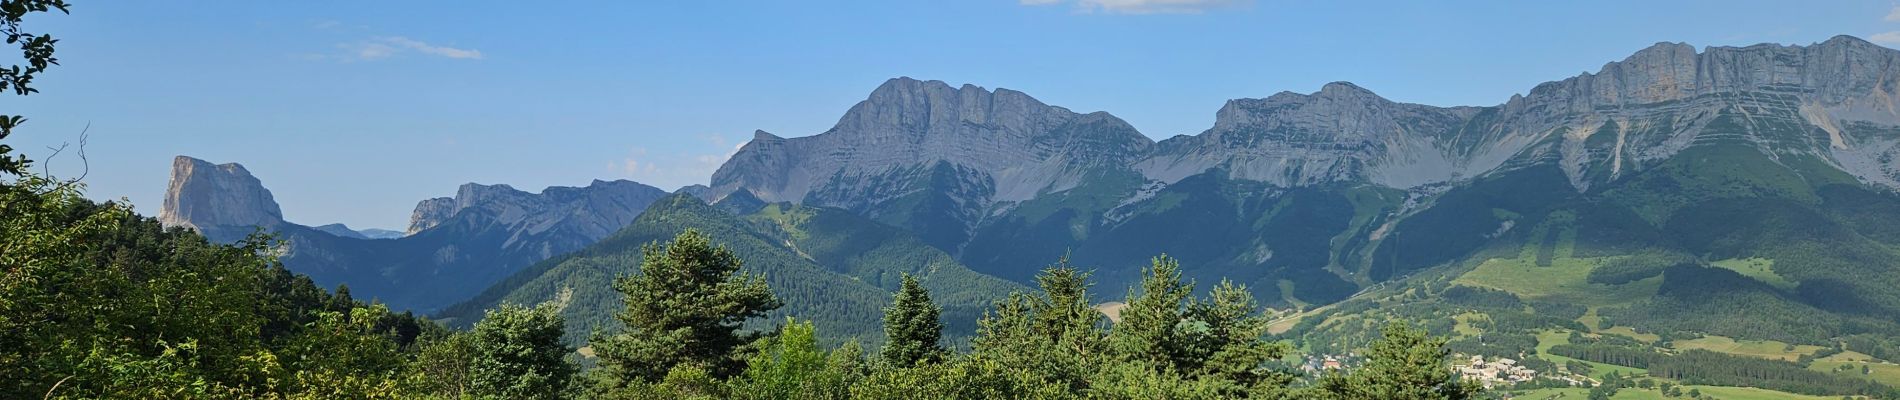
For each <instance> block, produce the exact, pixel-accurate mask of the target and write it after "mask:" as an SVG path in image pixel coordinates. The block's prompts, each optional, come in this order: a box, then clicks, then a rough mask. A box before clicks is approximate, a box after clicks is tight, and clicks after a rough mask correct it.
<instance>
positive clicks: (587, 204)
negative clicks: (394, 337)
mask: <svg viewBox="0 0 1900 400" xmlns="http://www.w3.org/2000/svg"><path fill="white" fill-rule="evenodd" d="M666 194H667V192H666V191H664V190H661V189H658V188H654V187H652V186H647V185H642V184H639V183H635V182H632V181H625V180H620V181H611V182H609V181H598V180H597V181H594V182H593V183H592V184H590V185H588V186H585V187H558V186H557V187H550V188H547V189H545V190H542V192H541V193H528V192H523V191H520V190H516V189H514V188H512V187H509V186H508V185H481V184H474V183H470V184H465V185H462V186H461V188H460V189H458V190H457V191H456V194H455V196H454V197H441V198H433V199H428V200H423V201H422V202H421V203H420V204H417V205H416V211H415V213H414V215H413V217H412V218H411V221H410V226H409V229H408V231H407V232H406V233H404V232H393V231H382V230H373V231H372V230H365V231H355V230H351V229H349V228H348V227H346V226H343V225H342V224H329V225H323V226H318V227H309V226H305V225H299V224H296V223H291V222H287V221H284V219H283V213H282V212H281V211H280V210H279V209H278V206H277V203H276V201H275V200H274V198H273V197H272V196H271V193H270V190H268V189H265V188H264V186H263V185H262V183H261V181H260V180H259V179H257V178H256V177H253V176H252V175H251V174H250V172H249V171H248V170H246V169H245V168H244V167H243V166H242V165H238V164H235V163H232V164H222V165H213V164H211V163H209V162H205V161H203V160H198V159H194V158H191V157H185V156H179V157H177V158H176V159H175V160H173V163H172V178H171V185H170V189H169V190H168V191H167V192H166V196H165V205H164V208H162V209H161V210H160V211H159V220H160V222H162V223H164V224H165V225H166V226H172V227H186V228H192V229H196V230H198V231H199V232H202V233H204V234H205V236H206V237H208V238H211V239H212V240H217V241H223V242H231V241H236V240H240V239H243V238H244V237H245V236H246V235H249V234H251V233H253V232H257V231H259V230H260V229H261V230H262V231H263V232H269V233H274V234H276V235H277V239H278V240H281V241H282V242H283V243H284V244H285V246H284V248H285V249H286V250H285V252H284V253H283V254H282V255H281V257H280V259H281V260H282V262H283V263H284V265H285V267H287V268H290V269H291V270H294V271H297V272H298V273H302V274H305V275H309V276H310V277H311V278H312V279H313V280H315V281H316V282H317V283H318V284H320V285H325V286H336V285H345V286H348V287H349V288H350V290H351V291H352V292H353V294H354V295H356V296H359V297H362V298H366V299H370V298H373V299H376V300H380V301H382V302H384V303H387V304H389V305H390V306H391V307H392V308H396V309H409V310H415V311H422V312H430V311H433V310H436V309H439V308H441V307H444V306H447V305H449V304H451V303H454V302H459V301H463V300H466V299H468V298H469V297H472V296H474V295H475V294H476V293H478V292H480V291H481V290H482V289H483V288H486V287H488V286H489V285H492V284H494V283H495V282H496V281H498V280H500V279H502V278H505V277H507V276H509V275H511V274H513V273H514V272H515V271H517V270H519V269H521V268H522V267H526V266H527V265H529V264H532V263H534V262H536V261H540V260H543V259H547V258H549V257H553V256H556V255H561V254H566V253H568V252H572V251H575V250H579V249H580V248H582V247H584V246H587V245H589V244H592V243H594V242H597V241H599V240H600V239H602V238H605V237H607V236H608V235H609V234H612V233H613V232H614V231H616V230H618V229H620V228H621V227H623V226H626V224H628V223H630V222H632V221H633V219H634V217H636V216H638V215H640V212H641V211H642V210H645V209H646V207H647V205H648V204H651V203H652V202H653V201H655V200H658V199H659V198H660V197H662V196H665V195H666Z"/></svg>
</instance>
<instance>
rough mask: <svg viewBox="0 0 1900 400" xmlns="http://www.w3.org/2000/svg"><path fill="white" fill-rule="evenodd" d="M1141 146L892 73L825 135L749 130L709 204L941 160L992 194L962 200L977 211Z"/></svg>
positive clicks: (1023, 102) (1117, 125) (799, 196)
mask: <svg viewBox="0 0 1900 400" xmlns="http://www.w3.org/2000/svg"><path fill="white" fill-rule="evenodd" d="M1149 144H1152V141H1149V140H1148V139H1147V137H1145V136H1142V135H1141V134H1140V133H1139V132H1136V131H1135V130H1134V128H1133V127H1130V126H1128V125H1127V123H1126V122H1122V121H1121V120H1120V119H1117V118H1113V116H1109V115H1107V114H1105V113H1104V114H1102V115H1095V116H1084V115H1082V114H1077V113H1075V112H1072V111H1069V110H1068V109H1065V108H1062V107H1056V106H1051V105H1048V104H1044V103H1043V102H1041V101H1039V100H1036V99H1035V98H1033V97H1030V96H1029V95H1027V94H1024V93H1022V92H1018V91H1014V90H1009V89H995V90H989V89H984V88H982V87H978V86H976V85H967V84H966V85H962V86H960V87H953V86H950V85H949V84H947V83H944V82H941V81H920V80H916V79H911V78H908V77H900V78H895V79H891V80H888V81H885V82H884V83H883V84H882V85H879V86H878V87H877V89H875V90H873V91H872V92H871V94H870V95H869V96H867V97H866V98H865V100H864V101H861V102H858V103H857V104H856V105H854V106H852V107H851V109H850V110H848V111H846V112H845V114H844V116H843V117H841V118H839V119H838V123H837V124H836V125H834V126H833V127H832V128H831V129H830V130H828V131H825V132H824V133H820V134H818V135H813V136H806V137H799V138H792V139H782V138H779V137H778V136H773V135H771V134H767V133H764V132H763V131H760V132H757V133H755V134H754V138H753V140H752V141H751V142H749V143H747V144H746V145H745V146H743V147H741V148H740V150H739V152H738V153H737V154H735V155H734V156H733V157H732V159H731V160H730V161H729V162H727V163H726V164H725V165H722V166H720V168H719V170H718V171H717V172H715V173H714V174H713V179H712V187H713V191H712V196H710V198H714V199H717V198H722V197H724V196H725V195H727V194H730V193H732V192H733V191H734V190H737V189H739V188H745V189H749V190H751V191H752V192H753V193H754V194H755V195H757V196H758V197H760V198H761V199H762V200H765V201H803V200H805V199H806V196H807V195H808V194H811V193H812V192H813V191H814V190H817V189H819V188H821V187H823V186H826V185H829V184H831V183H832V182H836V181H837V179H839V178H840V177H854V178H853V179H857V178H865V177H870V176H876V175H882V174H887V173H895V172H893V171H898V170H907V171H921V170H923V169H925V168H926V167H929V166H932V165H936V164H938V163H947V164H949V165H953V166H956V169H960V170H962V171H967V172H970V173H972V174H975V175H976V176H971V177H968V178H969V179H968V180H967V182H966V183H968V184H969V185H971V186H970V187H973V188H974V187H989V188H993V189H994V190H995V191H994V194H995V196H996V198H995V199H969V200H970V201H971V202H972V203H971V204H973V205H977V206H980V205H982V204H986V203H987V202H989V201H992V200H1023V199H1027V198H1029V197H1032V196H1034V195H1035V194H1036V193H1039V192H1040V191H1042V190H1044V189H1047V188H1050V187H1052V185H1055V182H1057V181H1061V180H1063V179H1068V178H1066V177H1068V176H1073V175H1076V174H1077V173H1078V171H1077V169H1078V168H1080V166H1081V165H1099V164H1100V162H1101V161H1103V158H1114V159H1116V160H1115V161H1117V162H1121V163H1122V164H1123V165H1126V164H1127V163H1128V162H1129V161H1130V160H1129V159H1130V158H1132V157H1135V156H1136V155H1137V154H1138V153H1139V151H1140V149H1141V148H1145V147H1146V146H1148V145H1149ZM1078 146H1080V147H1078ZM1129 149H1135V150H1132V151H1131V150H1129ZM1102 154H1108V156H1102ZM1057 186H1060V185H1057ZM832 189H836V190H833V191H832V194H831V195H833V196H834V197H849V196H847V195H844V193H851V192H855V191H858V190H860V189H864V190H870V189H871V188H869V187H856V186H853V187H834V188H832ZM987 190H989V189H984V191H987ZM890 192H891V193H902V192H904V191H903V190H898V189H895V188H892V189H891V190H890ZM825 205H833V206H846V205H843V204H825Z"/></svg>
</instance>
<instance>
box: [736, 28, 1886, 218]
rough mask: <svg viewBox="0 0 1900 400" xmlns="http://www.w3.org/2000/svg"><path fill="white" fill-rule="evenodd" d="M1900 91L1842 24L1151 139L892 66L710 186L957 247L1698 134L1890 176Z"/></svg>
mask: <svg viewBox="0 0 1900 400" xmlns="http://www.w3.org/2000/svg"><path fill="white" fill-rule="evenodd" d="M1897 104H1900V52H1896V51H1895V50H1892V49H1887V48H1883V47H1880V46H1877V45H1874V44H1872V43H1868V42H1866V41H1864V40H1860V39H1857V38H1853V37H1847V36H1841V37H1836V38H1833V39H1830V40H1827V41H1825V42H1821V43H1815V44H1811V45H1805V46H1788V45H1772V44H1763V45H1754V46H1746V47H1709V48H1706V49H1703V50H1702V51H1697V49H1696V48H1695V47H1693V46H1689V45H1686V44H1680V43H1660V44H1657V45H1654V46H1651V47H1648V48H1645V49H1642V50H1640V51H1637V52H1635V53H1634V54H1632V55H1630V56H1629V57H1627V58H1625V59H1623V60H1621V61H1616V62H1610V63H1607V64H1605V65H1604V66H1603V67H1602V68H1601V69H1600V70H1599V71H1597V72H1594V73H1586V74H1582V75H1579V76H1575V77H1571V78H1568V79H1563V80H1559V81H1553V82H1548V83H1544V84H1541V85H1538V86H1537V87H1535V88H1532V89H1531V90H1530V91H1529V92H1527V93H1526V94H1524V95H1518V96H1513V97H1512V98H1510V99H1509V100H1507V101H1505V102H1503V103H1502V104H1499V105H1495V106H1486V107H1436V106H1429V105H1420V104H1407V103H1400V102H1395V101H1391V100H1388V99H1385V98H1382V97H1380V96H1378V95H1377V94H1375V93H1373V92H1372V91H1370V90H1367V89H1365V88H1361V87H1359V86H1356V85H1353V84H1351V83H1346V82H1335V83H1331V84H1327V85H1325V86H1323V87H1321V88H1320V89H1319V90H1318V91H1316V92H1313V93H1306V94H1301V93H1292V92H1283V93H1279V94H1274V95H1272V96H1268V97H1265V98H1253V99H1235V100H1232V101H1229V102H1227V104H1226V105H1224V106H1223V107H1222V108H1221V109H1220V110H1218V111H1217V112H1216V113H1215V117H1216V118H1215V123H1214V125H1213V126H1212V127H1210V128H1209V129H1207V130H1206V131H1204V132H1202V133H1200V134H1197V135H1184V136H1177V137H1174V138H1170V139H1168V140H1163V141H1161V142H1158V143H1156V142H1151V141H1150V140H1148V139H1146V137H1145V136H1143V135H1141V134H1140V133H1138V132H1136V131H1135V130H1134V129H1133V128H1132V127H1130V126H1128V125H1127V124H1126V123H1123V122H1122V121H1121V120H1119V119H1117V118H1115V117H1114V116H1111V115H1108V114H1107V113H1100V112H1097V113H1091V114H1078V113H1075V112H1071V111H1069V110H1068V109H1065V108H1062V107H1056V106H1051V105H1047V104H1043V103H1042V102H1040V101H1037V100H1035V99H1034V98H1031V97H1029V96H1028V95H1026V94H1023V93H1021V92H1016V91H1012V90H1008V89H995V90H987V89H983V88H979V87H976V86H970V85H964V86H962V87H952V86H950V85H948V84H944V83H942V82H937V81H918V80H914V79H910V78H898V79H892V80H890V81H887V82H885V83H884V84H883V85H881V86H879V87H878V88H877V89H876V90H874V91H873V92H872V93H871V94H870V96H868V97H867V98H866V99H865V100H864V101H862V102H859V103H858V104H857V105H855V106H853V107H852V108H851V109H850V110H849V111H847V112H846V113H845V114H844V116H843V117H841V118H840V119H839V121H838V123H837V124H836V125H835V126H833V127H832V128H831V129H829V130H827V131H825V132H823V133H820V134H817V135H812V136H806V137H795V138H784V137H779V136H776V135H772V134H769V133H765V132H758V133H757V134H756V135H755V137H754V139H753V140H752V141H751V142H750V143H747V144H746V145H745V146H744V147H742V148H741V149H740V150H739V152H738V153H737V154H735V155H734V156H733V157H732V159H731V160H730V161H728V162H727V163H726V164H725V165H723V166H721V167H720V169H719V171H718V172H716V173H715V174H714V175H713V179H712V185H711V187H712V189H711V190H710V191H708V192H707V193H706V196H705V197H706V198H708V199H715V200H716V199H720V198H724V197H726V196H728V195H731V194H733V193H737V192H741V191H743V192H748V193H750V194H752V195H754V196H756V197H758V198H759V199H761V200H764V201H769V202H776V201H792V202H800V203H809V204H814V205H822V206H831V207H838V208H844V209H847V210H851V211H853V212H856V213H859V214H861V215H865V216H869V217H872V218H874V219H877V220H879V221H881V222H885V223H887V224H891V225H895V226H899V227H903V228H906V229H910V230H911V231H913V232H916V233H918V234H919V235H920V236H922V237H924V238H925V239H926V240H927V241H929V242H930V243H932V244H933V245H937V246H939V247H941V248H944V249H946V250H950V251H951V252H952V253H953V254H957V253H958V252H959V249H960V248H961V246H963V245H965V244H966V243H968V242H969V241H970V240H971V238H973V237H974V236H975V235H977V234H978V232H979V231H981V230H982V229H983V226H984V225H985V224H988V223H992V222H995V221H999V220H1008V219H1009V218H1010V213H1012V212H1016V211H1017V208H1018V207H1023V206H1024V205H1025V204H1030V203H1033V202H1037V201H1043V200H1045V199H1047V201H1048V202H1054V203H1060V204H1063V205H1061V206H1059V207H1068V206H1074V207H1076V208H1075V210H1074V211H1075V213H1076V215H1084V214H1087V215H1091V216H1093V215H1107V216H1108V217H1109V218H1107V219H1108V220H1110V221H1112V220H1117V219H1118V218H1117V217H1115V216H1116V215H1119V214H1120V213H1121V212H1120V211H1117V209H1121V208H1125V207H1126V206H1129V205H1132V204H1137V203H1140V202H1142V201H1146V200H1147V199H1149V198H1150V196H1152V195H1154V194H1155V193H1160V192H1162V191H1164V190H1165V189H1166V188H1168V187H1170V186H1172V185H1175V184H1177V183H1179V182H1181V181H1182V180H1184V179H1186V178H1189V177H1194V176H1197V175H1203V174H1209V173H1214V174H1219V175H1220V176H1221V178H1222V179H1231V180H1235V181H1240V182H1252V183H1258V184H1261V185H1263V186H1264V187H1266V188H1269V190H1267V191H1274V190H1280V189H1296V188H1305V187H1318V186H1327V185H1342V184H1343V185H1346V186H1357V185H1364V186H1374V187H1385V188H1392V189H1400V190H1404V191H1412V192H1421V191H1422V192H1427V193H1435V192H1439V191H1442V190H1443V189H1445V188H1448V187H1455V186H1458V185H1461V184H1464V183H1466V182H1470V181H1472V180H1474V179H1477V178H1480V177H1485V176H1496V175H1499V174H1502V173H1508V172H1512V171H1518V170H1523V169H1525V168H1533V167H1547V166H1555V167H1557V170H1559V171H1561V175H1560V176H1562V178H1563V179H1564V180H1565V181H1566V182H1564V183H1565V184H1566V185H1567V186H1569V187H1570V188H1571V189H1572V190H1575V191H1577V192H1590V191H1591V190H1593V188H1601V187H1605V186H1604V185H1605V184H1607V183H1609V182H1613V181H1616V180H1617V179H1620V178H1622V177H1626V176H1632V174H1635V173H1640V172H1643V171H1646V170H1649V169H1652V168H1656V167H1657V166H1659V165H1662V164H1663V163H1664V162H1666V161H1668V160H1671V159H1672V158H1673V157H1676V156H1677V155H1678V154H1682V153H1683V152H1684V151H1685V150H1688V149H1691V148H1695V147H1697V146H1741V147H1750V148H1753V150H1756V151H1758V152H1759V153H1761V154H1763V155H1765V156H1766V157H1767V158H1768V160H1769V162H1772V163H1778V164H1781V165H1782V166H1784V167H1790V166H1795V165H1803V166H1807V167H1801V168H1804V169H1805V170H1812V169H1813V168H1814V167H1812V166H1817V165H1818V166H1822V167H1830V168H1833V169H1839V170H1841V171H1844V172H1846V173H1848V174H1849V175H1852V176H1854V177H1855V178H1857V179H1859V180H1861V181H1862V182H1865V183H1869V184H1874V185H1880V186H1885V187H1889V188H1900V106H1896V105H1897ZM1790 168H1793V167H1790ZM1104 177H1106V178H1107V179H1103V178H1104ZM1077 188H1088V189H1087V190H1084V191H1079V192H1071V190H1073V189H1077ZM1052 195H1054V196H1052ZM1105 197H1118V198H1109V199H1106V200H1105V199H1104V198H1105ZM1077 201H1082V202H1087V203H1089V204H1081V203H1076V202H1077ZM1103 204H1106V206H1104V205H1103ZM1104 207H1106V211H1104V210H1105V208H1104ZM1031 208H1033V209H1038V210H1044V211H1046V210H1047V208H1046V207H1043V206H1035V207H1031ZM1042 215H1044V214H1041V213H1040V212H1039V213H1037V214H1034V215H1030V216H1029V217H1030V218H1029V220H1030V221H1033V220H1034V219H1036V218H1040V217H1041V216H1042ZM1088 218H1091V217H1083V218H1082V219H1081V220H1077V221H1076V222H1075V223H1076V224H1083V223H1085V222H1083V220H1086V219H1088ZM1078 226H1079V225H1078ZM1071 230H1073V231H1075V232H1081V231H1083V230H1084V228H1079V227H1072V228H1071ZM1076 234H1079V233H1076Z"/></svg>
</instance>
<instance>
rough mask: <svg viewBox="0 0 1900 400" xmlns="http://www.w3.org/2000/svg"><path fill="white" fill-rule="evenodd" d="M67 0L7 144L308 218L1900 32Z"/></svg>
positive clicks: (1008, 5) (1369, 8) (804, 5)
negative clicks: (467, 185)
mask: <svg viewBox="0 0 1900 400" xmlns="http://www.w3.org/2000/svg"><path fill="white" fill-rule="evenodd" d="M74 3H76V4H75V5H74V7H73V13H72V15H70V16H66V15H35V16H34V17H32V19H30V20H28V21H27V27H28V28H29V30H34V31H43V32H48V33H52V34H54V35H56V36H57V37H58V38H60V39H61V41H60V43H59V50H58V56H59V58H60V60H61V61H62V62H63V65H62V66H60V67H57V68H56V69H55V70H53V71H51V72H49V73H46V74H44V75H42V77H41V78H39V80H38V82H37V83H38V87H39V88H40V89H41V90H42V91H43V92H44V93H41V94H35V95H32V96H27V97H18V96H5V97H0V110H4V111H5V113H7V114H22V115H26V116H27V117H28V118H29V119H30V121H29V122H28V124H27V125H26V127H25V128H24V129H23V130H22V131H20V132H19V133H16V134H15V135H14V138H10V139H8V140H9V141H10V142H12V143H13V144H14V145H15V147H18V148H21V149H23V150H24V151H26V153H27V154H28V155H29V156H33V157H34V158H36V159H40V158H43V156H45V155H46V154H48V151H46V150H45V147H46V146H49V145H56V144H58V143H62V142H73V141H76V140H77V138H78V134H79V132H80V131H81V129H82V128H83V127H85V126H86V125H87V124H88V123H90V124H91V130H90V141H89V143H88V145H87V146H86V150H87V152H88V156H89V159H90V161H91V162H90V167H91V170H90V175H89V176H87V179H86V180H87V181H88V182H89V183H90V190H89V195H90V196H92V197H94V198H99V199H116V198H120V197H125V198H129V199H131V200H132V202H133V203H134V204H135V205H136V206H137V207H138V210H139V211H140V212H142V213H146V214H156V213H157V211H158V207H159V205H160V203H161V197H162V195H163V192H164V189H165V181H166V179H167V172H168V167H169V165H170V160H171V157H172V156H174V155H180V154H183V155H191V156H195V157H199V158H203V159H207V160H210V161H213V162H220V163H223V162H238V163H242V164H244V165H245V166H246V167H248V168H249V169H250V170H251V171H252V172H253V173H254V174H256V175H257V176H258V177H259V178H260V179H262V180H263V181H264V183H265V185H266V186H268V187H269V188H270V189H271V190H272V192H274V193H275V195H276V197H277V200H278V202H279V203H281V204H282V207H283V209H284V213H285V215H286V217H287V218H288V219H290V220H291V221H294V222H299V223H304V224H310V225H317V224H324V223H331V222H344V223H348V224H349V225H351V226H352V227H357V228H365V227H379V228H392V229H401V228H402V227H404V226H405V225H406V224H407V221H408V217H409V212H410V210H411V209H412V208H413V207H414V205H415V203H416V202H417V201H419V200H422V199H424V198H428V197H438V196H448V195H451V194H453V193H454V190H455V188H456V186H458V185H460V184H462V183H464V182H481V183H489V184H494V183H505V184H510V185H513V186H515V187H517V188H521V189H524V190H529V191H538V190H540V188H542V187H545V186H549V185H563V186H573V185H585V184H587V183H588V182H589V181H590V180H593V179H620V178H626V179H633V180H637V181H641V182H645V183H648V184H652V185H655V186H659V187H661V188H664V189H669V190H671V189H673V188H676V187H679V186H682V185H686V184H691V183H704V182H705V181H706V179H707V177H708V176H710V175H711V173H712V171H713V169H715V168H716V167H717V166H718V163H719V162H720V161H722V160H723V159H724V157H726V156H727V155H728V154H730V152H731V151H732V150H733V148H734V147H735V146H737V145H739V144H741V143H742V142H743V141H744V140H747V139H749V138H750V137H751V132H752V131H753V130H755V129H763V130H766V131H769V132H773V133H776V134H778V135H780V136H787V137H792V136H806V135H811V134H816V133H819V132H822V131H824V130H825V129H827V128H829V127H830V126H831V124H832V123H834V122H836V120H837V118H838V117H839V116H840V115H841V114H842V113H843V112H844V111H845V109H846V108H848V107H850V106H851V105H852V104H853V103H856V102H857V101H859V100H861V99H863V98H864V96H865V95H866V94H868V93H869V92H870V91H871V89H873V88H875V87H876V86H877V85H878V84H879V83H881V82H883V81H884V80H885V79H888V78H892V77H897V76H910V77H914V78H919V79H937V80H943V81H946V82H950V83H951V84H953V85H960V84H963V83H971V84H976V85H978V86H983V87H986V88H997V87H1005V88H1010V89H1015V90H1021V91H1024V92H1027V93H1029V94H1030V95H1032V96H1036V97H1037V98H1039V99H1041V100H1043V101H1044V102H1047V103H1050V104H1055V105H1060V106H1064V107H1068V108H1070V109H1073V110H1076V111H1081V112H1088V111H1108V112H1110V113H1113V114H1115V115H1117V116H1120V117H1122V118H1123V119H1125V120H1127V121H1128V122H1129V123H1132V124H1134V125H1135V127H1137V128H1139V129H1141V131H1142V132H1144V133H1146V134H1148V135H1149V136H1151V137H1156V138H1165V137H1168V136H1173V135H1177V134H1192V133H1197V132H1199V131H1201V130H1203V129H1205V128H1206V127H1208V126H1209V125H1211V124H1212V122H1213V116H1214V111H1215V110H1216V109H1217V108H1219V107H1220V105H1221V104H1222V103H1223V102H1224V101H1226V100H1227V99H1231V98H1241V97H1264V96H1268V95H1271V94H1273V93H1276V92H1280V91H1296V92H1311V91H1314V90H1317V89H1318V88H1319V87H1320V85H1322V84H1324V83H1326V82H1331V81H1352V82H1355V83H1357V84H1359V85H1360V86H1364V87H1366V88H1368V89H1371V90H1373V91H1375V92H1378V93H1380V94H1381V95H1384V96H1386V97H1388V98H1391V99H1394V100H1399V101H1406V102H1416V103H1424V104H1433V105H1494V104H1497V103H1501V102H1503V101H1504V100H1505V99H1507V98H1509V97H1510V96H1511V95H1512V94H1515V93H1523V92H1525V91H1527V90H1529V89H1530V88H1531V87H1532V86H1534V85H1536V84H1537V83H1539V82H1544V81H1550V80H1557V79H1561V78H1564V77H1568V76H1572V75H1576V74H1578V73H1581V72H1585V71H1596V70H1597V69H1598V68H1599V67H1601V66H1602V65H1603V63H1605V62H1609V61H1615V60H1619V59H1622V58H1623V57H1625V56H1627V55H1629V54H1630V53H1632V52H1634V51H1636V50H1638V49H1641V48H1643V47H1646V46H1648V45H1650V44H1653V43H1656V42H1660V41H1670V42H1688V43H1690V44H1694V45H1697V46H1708V45H1747V44H1754V43H1763V42H1769V43H1784V44H1808V43H1813V42H1818V41H1821V40H1825V39H1827V38H1829V37H1831V36H1833V35H1838V34H1849V35H1855V36H1859V37H1863V38H1868V39H1872V40H1875V41H1877V42H1882V43H1883V44H1886V45H1888V46H1896V45H1900V13H1895V11H1896V4H1895V3H1894V2H1891V1H1826V2H1808V1H1801V2H1797V1H1745V0H1744V1H1671V2H1657V1H1589V2H1550V1H1445V2H1438V1H1431V2H1427V1H1403V2H1389V3H1388V2H1376V3H1375V2H1369V1H1366V2H1361V1H1317V0H1308V1H1271V0H1258V1H1246V0H938V1H898V0H891V1H860V2H823V1H762V2H724V1H665V2H650V3H648V2H621V1H615V2H559V3H556V4H558V5H559V6H556V7H547V6H544V5H543V4H542V3H534V2H528V3H524V2H485V1H456V2H433V1H391V2H215V3H207V2H186V3H175V2H148V1H112V2H105V1H95V0H74ZM180 4H190V5H185V6H181V5H180ZM524 4H525V5H530V6H533V7H523V5H524ZM9 54H10V53H9ZM78 166H79V164H78V162H77V159H76V158H74V157H71V155H70V154H68V155H66V156H62V157H60V158H56V159H54V160H52V163H51V165H50V167H51V168H52V171H53V172H55V173H57V174H64V175H69V176H70V175H74V174H77V173H78V172H79V168H78Z"/></svg>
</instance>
